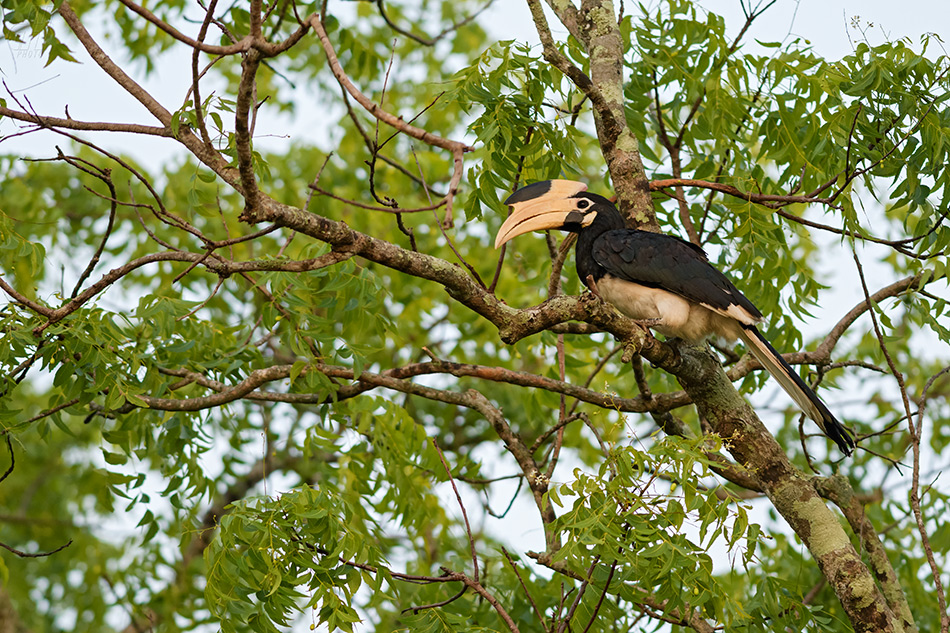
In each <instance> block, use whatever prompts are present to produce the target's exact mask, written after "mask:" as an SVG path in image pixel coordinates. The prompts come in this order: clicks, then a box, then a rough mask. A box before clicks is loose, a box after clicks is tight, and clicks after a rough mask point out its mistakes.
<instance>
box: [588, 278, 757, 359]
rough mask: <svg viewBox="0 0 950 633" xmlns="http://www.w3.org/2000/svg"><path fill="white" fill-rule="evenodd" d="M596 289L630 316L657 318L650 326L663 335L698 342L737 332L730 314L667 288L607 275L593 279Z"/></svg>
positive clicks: (607, 300)
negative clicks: (715, 309) (720, 312)
mask: <svg viewBox="0 0 950 633" xmlns="http://www.w3.org/2000/svg"><path fill="white" fill-rule="evenodd" d="M597 292H598V294H600V296H601V297H602V298H603V299H604V301H606V302H608V303H610V304H612V305H613V306H614V307H616V308H617V309H618V310H620V312H622V313H623V314H625V315H627V316H628V317H630V318H631V319H637V320H647V319H658V322H657V323H656V324H651V325H650V327H651V328H653V329H654V330H656V331H657V332H659V333H660V334H664V335H666V336H675V337H678V338H681V339H685V340H687V341H689V342H691V343H698V342H700V341H702V340H703V339H704V338H706V337H707V336H711V335H716V336H721V337H723V338H725V339H728V340H730V341H734V340H736V338H737V337H738V336H739V333H738V330H739V323H738V322H737V321H736V320H735V319H734V318H731V317H728V316H725V315H722V314H719V313H717V312H714V311H713V310H711V309H709V308H707V307H705V306H703V305H701V304H698V303H693V302H691V301H689V300H687V299H684V298H683V297H681V296H679V295H677V294H673V293H672V292H670V291H668V290H662V289H660V288H650V287H649V286H641V285H640V284H637V283H633V282H631V281H624V280H622V279H617V278H616V277H611V276H610V275H607V276H605V277H603V278H602V279H600V280H598V281H597Z"/></svg>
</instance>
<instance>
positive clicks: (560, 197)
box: [495, 180, 854, 454]
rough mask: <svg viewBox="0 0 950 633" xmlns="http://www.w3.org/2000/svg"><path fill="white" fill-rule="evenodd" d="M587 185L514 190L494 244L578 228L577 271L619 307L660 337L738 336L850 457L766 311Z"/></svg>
mask: <svg viewBox="0 0 950 633" xmlns="http://www.w3.org/2000/svg"><path fill="white" fill-rule="evenodd" d="M586 188H587V187H586V185H584V184H583V183H578V182H574V181H569V180H545V181H542V182H537V183H534V184H531V185H528V186H526V187H524V188H522V189H519V190H518V191H516V192H515V193H513V194H512V195H511V196H510V197H509V198H508V199H507V200H506V201H505V203H506V204H508V205H510V206H511V209H512V213H511V215H510V216H509V218H508V219H507V220H506V221H505V223H504V224H503V225H502V227H501V229H499V231H498V235H497V237H496V239H495V246H496V248H497V247H499V246H500V245H501V244H503V243H505V242H507V241H508V240H510V239H511V238H513V237H515V236H517V235H521V234H522V233H526V232H528V231H534V230H542V229H552V228H556V229H561V230H566V231H571V232H574V233H577V246H576V247H575V260H576V265H577V274H578V276H579V277H580V278H581V280H582V281H583V282H584V284H585V285H587V286H588V287H589V288H590V289H591V290H592V291H594V292H596V293H598V294H599V295H600V296H601V297H603V298H604V299H605V300H606V301H607V302H609V303H612V304H613V305H614V306H615V307H617V309H618V310H620V312H622V313H624V314H626V315H627V316H629V317H631V318H634V319H638V320H640V321H642V322H644V323H646V324H647V325H649V326H650V327H651V328H653V329H655V330H657V331H658V332H660V333H661V334H665V335H667V336H672V337H679V338H683V339H685V340H687V341H689V342H692V343H698V342H700V341H702V340H703V339H705V338H707V337H708V336H721V337H724V338H727V339H729V340H735V339H737V338H738V339H741V340H742V341H743V343H745V345H746V347H747V348H748V349H749V351H750V352H751V353H752V354H753V355H754V356H755V357H756V359H757V360H758V361H759V362H760V363H761V364H762V366H763V367H764V368H765V369H766V370H768V372H769V373H770V374H771V375H772V376H774V377H775V378H776V380H778V382H779V384H781V385H782V388H783V389H784V390H785V391H786V392H787V393H788V394H789V395H790V396H791V397H792V399H793V400H795V402H796V403H797V404H798V406H799V407H801V408H802V410H803V411H804V412H805V413H806V414H807V415H808V416H809V417H810V418H812V419H813V420H814V421H815V422H816V423H817V424H818V426H819V427H821V429H822V431H824V433H825V434H826V435H827V436H828V437H829V438H831V439H832V440H833V441H834V442H835V443H836V444H837V445H838V447H839V448H840V449H841V450H842V452H844V453H845V454H851V451H852V449H853V447H854V439H853V437H852V435H851V433H850V431H848V430H847V429H846V428H845V427H844V426H843V425H842V424H841V423H840V422H839V421H838V420H837V419H836V418H835V416H834V415H833V414H832V413H831V412H830V411H829V410H828V407H826V406H825V404H824V403H823V402H822V401H821V399H820V398H818V396H817V395H816V394H815V392H814V391H812V389H811V388H810V387H809V386H808V385H807V384H806V383H805V381H804V380H802V378H801V377H800V376H799V375H798V374H797V373H796V372H795V371H794V370H793V369H792V368H791V367H790V366H789V365H788V363H787V362H785V360H784V359H783V358H782V356H781V354H779V353H778V352H777V351H776V350H775V348H773V347H772V345H771V344H769V342H768V341H767V340H765V338H764V337H763V336H762V334H761V333H760V332H759V330H758V328H756V326H755V324H756V323H758V322H760V321H762V318H763V317H762V313H761V312H759V310H758V309H757V308H756V307H755V306H754V305H753V304H752V302H751V301H749V299H748V298H746V297H745V295H743V294H742V293H741V292H740V291H739V290H738V289H737V288H736V287H735V286H734V285H733V284H732V282H731V281H730V280H729V279H728V278H727V277H726V276H725V275H724V274H722V273H721V272H720V271H719V270H717V269H716V268H714V267H713V266H712V265H711V264H710V263H709V261H708V259H707V257H706V253H705V252H704V251H703V250H702V249H701V248H700V247H698V246H696V245H694V244H691V243H689V242H685V241H683V240H681V239H679V238H677V237H672V236H669V235H662V234H659V233H651V232H647V231H639V230H636V229H628V228H626V227H625V224H624V221H623V216H622V215H621V214H620V212H619V211H618V210H617V208H616V207H615V206H614V205H613V203H611V202H610V201H609V200H607V199H606V198H604V197H603V196H599V195H597V194H593V193H589V192H587V191H585V190H586Z"/></svg>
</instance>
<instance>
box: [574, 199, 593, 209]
mask: <svg viewBox="0 0 950 633" xmlns="http://www.w3.org/2000/svg"><path fill="white" fill-rule="evenodd" d="M589 206H590V201H589V200H578V201H577V208H578V209H586V208H587V207H589Z"/></svg>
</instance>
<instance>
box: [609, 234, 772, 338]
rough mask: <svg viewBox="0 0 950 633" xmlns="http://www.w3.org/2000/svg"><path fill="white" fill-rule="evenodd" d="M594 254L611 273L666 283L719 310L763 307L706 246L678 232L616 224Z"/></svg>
mask: <svg viewBox="0 0 950 633" xmlns="http://www.w3.org/2000/svg"><path fill="white" fill-rule="evenodd" d="M591 254H592V256H593V258H594V261H596V262H597V263H598V264H599V265H600V266H602V267H603V268H604V269H605V270H606V271H607V273H609V274H610V275H613V276H614V277H617V278H619V279H623V280H625V281H632V282H634V283H638V284H641V285H643V286H649V287H651V288H662V289H663V290H668V291H669V292H672V293H674V294H677V295H679V296H681V297H683V298H684V299H688V300H690V301H695V302H697V303H701V304H703V305H705V306H707V307H709V308H712V309H713V310H715V311H717V312H723V313H725V312H727V311H728V310H729V308H730V307H731V306H736V305H737V306H739V307H741V308H743V309H744V310H745V311H747V312H748V313H749V315H751V316H752V318H753V319H760V318H761V317H762V313H761V312H759V310H758V308H756V307H755V306H754V305H752V302H751V301H749V300H748V299H747V298H746V297H745V295H743V294H742V293H741V292H739V290H738V289H737V288H736V287H735V286H734V285H732V282H731V281H729V279H728V278H727V277H726V276H725V275H723V274H722V273H721V272H719V271H718V270H716V269H715V268H714V267H713V266H712V264H710V263H709V261H708V260H707V259H706V253H705V252H703V249H701V248H699V247H698V246H696V245H694V244H691V243H689V242H684V241H683V240H681V239H679V238H678V237H673V236H671V235H663V234H661V233H650V232H648V231H637V230H634V229H616V230H613V231H607V232H606V233H604V234H603V235H601V236H600V237H598V238H597V239H596V240H594V245H593V250H592V253H591Z"/></svg>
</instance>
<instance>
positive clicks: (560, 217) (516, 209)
mask: <svg viewBox="0 0 950 633" xmlns="http://www.w3.org/2000/svg"><path fill="white" fill-rule="evenodd" d="M586 189H587V185H585V184H584V183H582V182H575V181H572V180H544V181H542V182H537V183H534V184H533V185H529V186H527V187H524V188H523V189H519V190H518V191H516V192H515V193H513V194H512V195H511V196H509V197H508V199H507V200H505V204H507V205H509V206H510V207H511V215H510V216H508V219H507V220H505V222H504V224H502V225H501V228H500V229H498V235H497V236H496V237H495V248H499V247H500V246H501V245H502V244H504V243H505V242H507V241H508V240H510V239H512V238H514V237H517V236H518V235H522V234H524V233H528V232H530V231H542V230H544V229H559V228H561V227H563V226H564V225H565V224H567V220H568V216H569V215H570V214H572V213H577V200H576V199H575V198H573V196H575V195H577V194H579V193H580V192H582V191H585V190H586Z"/></svg>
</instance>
